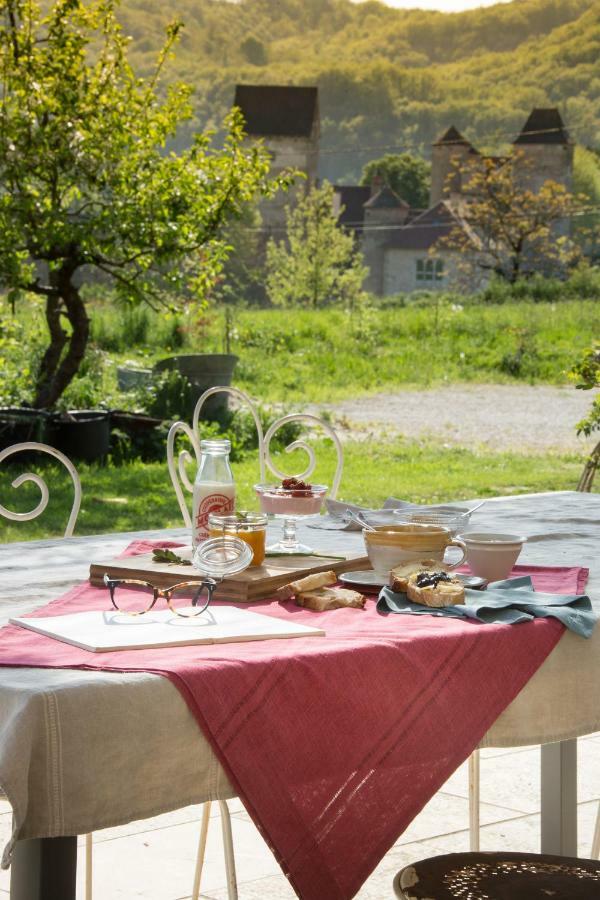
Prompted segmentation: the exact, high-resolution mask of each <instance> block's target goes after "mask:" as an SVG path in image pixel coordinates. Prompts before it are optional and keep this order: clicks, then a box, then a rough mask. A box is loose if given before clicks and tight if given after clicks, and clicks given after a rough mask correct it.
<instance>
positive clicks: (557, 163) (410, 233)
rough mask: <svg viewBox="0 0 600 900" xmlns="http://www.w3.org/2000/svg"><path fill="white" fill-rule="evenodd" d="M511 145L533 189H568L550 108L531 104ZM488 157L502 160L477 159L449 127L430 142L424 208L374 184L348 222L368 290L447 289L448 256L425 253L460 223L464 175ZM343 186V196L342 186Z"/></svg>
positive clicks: (564, 137)
mask: <svg viewBox="0 0 600 900" xmlns="http://www.w3.org/2000/svg"><path fill="white" fill-rule="evenodd" d="M513 148H514V149H513V154H514V160H515V168H516V172H517V177H518V178H520V179H521V181H522V184H523V187H524V188H526V189H529V190H533V191H537V190H539V189H540V187H541V185H542V184H543V183H544V182H545V181H548V180H552V181H556V182H558V183H559V184H563V185H564V186H565V187H566V188H567V189H568V190H570V189H571V187H572V179H573V149H574V147H573V143H572V141H571V139H570V137H569V134H568V132H567V130H566V128H565V125H564V123H563V121H562V118H561V116H560V113H559V111H558V110H557V109H534V110H533V111H532V112H531V114H530V116H529V118H528V119H527V121H526V123H525V125H524V126H523V128H522V130H521V132H520V133H519V135H518V136H517V138H516V139H515V141H514V142H513ZM490 158H493V159H494V160H495V161H497V163H498V165H501V164H502V162H503V161H504V160H505V159H506V157H504V158H503V157H483V156H482V155H481V154H480V153H479V151H478V150H477V149H476V148H475V147H473V145H472V144H471V143H469V141H467V140H466V139H465V138H464V137H463V136H462V135H461V133H460V132H459V131H458V130H457V129H456V128H455V127H454V126H451V127H450V128H449V129H448V130H447V131H446V132H445V133H444V134H443V135H442V136H441V137H440V138H439V139H438V140H437V141H436V142H435V143H434V144H433V147H432V154H431V193H430V207H429V209H427V210H425V211H423V210H413V209H410V208H409V207H408V206H407V204H406V203H404V201H403V200H402V198H401V197H398V196H397V195H395V194H393V192H392V191H390V189H389V188H387V187H385V186H384V187H383V188H381V187H380V186H379V185H376V186H375V187H376V190H375V192H374V193H373V196H371V197H370V199H369V200H368V201H366V202H365V203H364V204H363V216H362V219H361V220H360V222H359V223H358V225H356V224H355V226H354V227H355V230H356V231H357V233H360V235H361V241H362V248H363V253H364V257H365V263H366V265H367V266H368V267H369V277H368V281H367V283H366V285H365V286H366V288H367V290H370V291H372V292H373V293H375V294H379V295H388V294H395V293H399V292H404V291H414V290H419V289H424V288H426V289H427V290H443V289H446V288H447V287H448V285H449V284H450V283H451V281H452V280H453V277H454V275H455V274H456V271H457V266H456V262H455V259H456V257H455V254H453V253H451V252H449V251H441V252H440V251H436V258H435V259H433V258H432V255H431V251H432V249H433V248H434V247H435V245H436V244H437V242H438V241H439V240H440V238H443V237H444V236H447V235H448V234H449V233H450V232H451V231H452V230H453V229H455V228H456V227H457V226H458V227H465V226H464V223H463V222H462V221H461V208H464V204H465V203H468V202H469V191H468V183H469V177H470V174H469V173H470V172H472V171H475V170H476V168H477V167H478V166H480V165H481V162H482V160H484V159H490ZM344 191H345V193H346V196H348V195H349V188H348V186H345V187H344ZM354 215H355V216H356V212H355V213H354ZM569 228H570V223H569V222H568V221H567V220H565V221H562V222H559V223H557V224H556V227H555V231H556V233H557V235H558V234H568V232H569ZM475 277H476V276H473V279H475ZM481 284H482V278H481V276H479V277H478V278H477V282H475V280H473V281H472V283H470V284H469V285H467V287H469V288H471V289H473V290H475V289H477V288H479V287H481Z"/></svg>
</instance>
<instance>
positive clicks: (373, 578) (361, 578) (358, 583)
mask: <svg viewBox="0 0 600 900" xmlns="http://www.w3.org/2000/svg"><path fill="white" fill-rule="evenodd" d="M453 574H454V575H455V576H456V578H460V580H461V581H462V583H463V584H464V586H465V587H466V588H471V589H472V590H474V591H478V590H483V589H484V588H485V587H486V585H487V581H486V580H485V578H478V577H477V576H476V575H463V574H461V573H460V572H455V573H453ZM338 578H339V580H340V581H343V582H344V584H345V585H348V587H356V588H362V589H363V591H369V590H371V591H378V590H379V589H380V588H382V587H383V586H384V585H386V584H387V583H388V579H387V575H382V574H381V572H374V571H373V570H372V569H366V570H365V569H363V570H358V571H357V572H342V574H341V575H339V576H338Z"/></svg>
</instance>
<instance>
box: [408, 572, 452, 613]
mask: <svg viewBox="0 0 600 900" xmlns="http://www.w3.org/2000/svg"><path fill="white" fill-rule="evenodd" d="M406 595H407V597H408V599H409V600H412V602H413V603H421V604H423V605H424V606H432V607H437V608H438V609H439V608H441V607H443V606H454V605H456V604H459V603H464V602H465V588H464V585H463V583H462V581H461V580H460V579H459V578H453V577H452V576H451V575H448V574H447V573H446V572H440V571H439V570H438V571H434V572H415V573H414V574H413V575H410V576H409V578H408V586H407V588H406Z"/></svg>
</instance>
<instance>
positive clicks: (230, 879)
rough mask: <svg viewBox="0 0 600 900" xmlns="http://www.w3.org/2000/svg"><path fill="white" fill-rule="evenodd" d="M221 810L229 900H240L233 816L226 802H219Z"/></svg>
mask: <svg viewBox="0 0 600 900" xmlns="http://www.w3.org/2000/svg"><path fill="white" fill-rule="evenodd" d="M219 807H220V809H221V828H222V830H223V852H224V854H225V871H226V873H227V897H228V900H238V889H237V879H236V874H235V856H234V855H233V835H232V833H231V816H230V815H229V807H228V806H227V801H226V800H219Z"/></svg>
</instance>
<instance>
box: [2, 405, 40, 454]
mask: <svg viewBox="0 0 600 900" xmlns="http://www.w3.org/2000/svg"><path fill="white" fill-rule="evenodd" d="M47 419H48V413H47V412H46V411H45V410H43V409H29V408H28V407H21V406H6V407H3V408H0V450H4V449H5V448H6V447H11V446H12V445H13V444H21V443H23V442H24V441H45V439H46V435H45V431H46V421H47Z"/></svg>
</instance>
